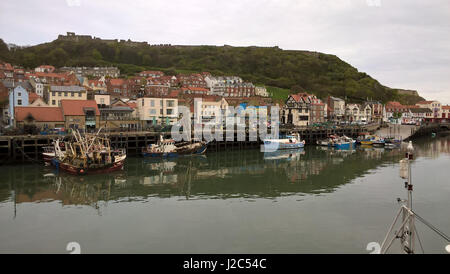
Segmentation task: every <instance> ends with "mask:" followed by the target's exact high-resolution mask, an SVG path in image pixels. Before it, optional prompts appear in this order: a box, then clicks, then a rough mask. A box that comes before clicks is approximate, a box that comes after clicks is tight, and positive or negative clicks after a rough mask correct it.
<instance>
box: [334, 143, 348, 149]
mask: <svg viewBox="0 0 450 274" xmlns="http://www.w3.org/2000/svg"><path fill="white" fill-rule="evenodd" d="M334 147H335V148H337V149H350V147H351V146H350V143H340V144H335V146H334Z"/></svg>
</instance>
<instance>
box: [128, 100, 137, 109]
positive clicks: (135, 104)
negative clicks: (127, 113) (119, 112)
mask: <svg viewBox="0 0 450 274" xmlns="http://www.w3.org/2000/svg"><path fill="white" fill-rule="evenodd" d="M127 105H128V106H129V107H130V108H133V109H136V108H137V103H136V102H127Z"/></svg>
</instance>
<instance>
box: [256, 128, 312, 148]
mask: <svg viewBox="0 0 450 274" xmlns="http://www.w3.org/2000/svg"><path fill="white" fill-rule="evenodd" d="M263 142H264V144H263V145H262V147H261V149H262V150H263V151H264V152H271V151H277V150H279V149H298V148H302V147H304V146H305V140H301V139H300V135H299V134H298V133H297V134H295V135H286V137H285V138H280V139H264V140H263Z"/></svg>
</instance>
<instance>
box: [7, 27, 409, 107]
mask: <svg viewBox="0 0 450 274" xmlns="http://www.w3.org/2000/svg"><path fill="white" fill-rule="evenodd" d="M2 57H4V59H3V60H4V61H8V62H11V63H14V64H17V65H22V66H24V67H28V68H35V67H37V66H39V65H41V64H49V65H53V66H55V67H63V66H68V67H71V66H117V67H119V69H120V71H121V72H122V73H123V74H127V75H133V74H135V73H137V72H140V71H142V70H162V71H164V72H165V73H166V74H169V75H173V74H177V73H190V72H202V71H209V72H211V73H212V74H213V75H237V76H240V77H242V78H243V79H244V80H246V81H251V82H253V83H254V84H257V85H266V86H271V87H278V88H281V89H284V90H293V91H295V90H306V91H308V92H310V93H314V94H315V95H316V96H318V97H319V98H325V97H327V96H329V95H332V96H336V97H341V98H347V100H348V101H349V102H362V101H364V100H366V99H371V100H378V101H381V102H387V101H393V100H396V101H400V102H406V101H405V100H406V99H407V100H410V101H414V100H416V99H417V97H418V95H417V92H415V93H413V92H409V91H406V92H404V91H401V90H399V91H397V90H395V89H391V88H389V87H386V86H383V85H382V84H380V83H379V82H378V81H377V80H376V79H373V78H372V77H370V76H369V75H367V74H366V73H364V72H359V71H358V70H357V69H356V68H354V67H352V66H351V65H350V64H348V63H346V62H345V61H343V60H341V59H340V58H338V57H337V56H335V55H330V54H325V53H320V52H310V51H300V50H282V49H280V48H279V47H256V46H252V47H232V46H172V45H167V44H162V45H149V44H147V42H134V41H129V40H128V41H125V40H103V39H100V38H97V37H91V36H89V35H76V34H75V33H68V34H67V35H60V36H59V37H58V39H56V40H54V41H52V42H50V43H44V44H40V45H36V46H32V47H27V48H18V49H15V50H14V51H9V50H8V49H7V47H2V41H1V40H0V59H2ZM275 96H276V94H275ZM410 101H409V102H410Z"/></svg>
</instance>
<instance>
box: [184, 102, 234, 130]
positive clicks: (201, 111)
mask: <svg viewBox="0 0 450 274" xmlns="http://www.w3.org/2000/svg"><path fill="white" fill-rule="evenodd" d="M201 99H202V103H201V106H199V107H198V109H195V108H193V107H194V101H195V98H194V100H191V103H190V104H191V105H192V108H191V109H193V111H192V114H194V112H196V115H197V117H198V118H199V119H200V118H201V120H198V121H197V122H199V123H207V122H213V123H215V124H218V123H220V122H221V117H222V124H224V123H225V118H226V117H227V116H228V106H229V104H228V102H227V100H226V99H225V98H223V97H222V98H221V97H218V96H208V97H203V98H201Z"/></svg>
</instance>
